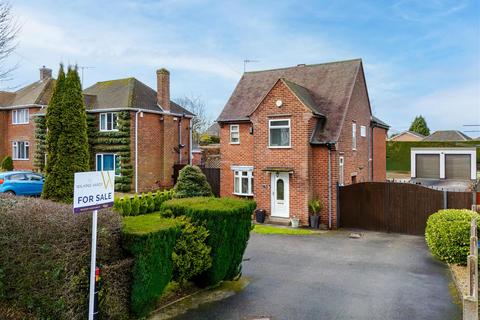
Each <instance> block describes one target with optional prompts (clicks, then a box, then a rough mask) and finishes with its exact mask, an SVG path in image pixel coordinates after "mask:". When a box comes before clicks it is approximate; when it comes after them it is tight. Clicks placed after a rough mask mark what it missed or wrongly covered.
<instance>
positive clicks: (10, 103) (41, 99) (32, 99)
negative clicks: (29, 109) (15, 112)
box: [0, 78, 55, 108]
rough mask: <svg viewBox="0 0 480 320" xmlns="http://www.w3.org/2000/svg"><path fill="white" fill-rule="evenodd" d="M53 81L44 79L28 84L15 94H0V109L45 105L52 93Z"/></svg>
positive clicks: (3, 92) (4, 92)
mask: <svg viewBox="0 0 480 320" xmlns="http://www.w3.org/2000/svg"><path fill="white" fill-rule="evenodd" d="M54 86H55V79H52V78H45V79H42V80H39V81H36V82H34V83H32V84H29V85H27V86H25V87H23V88H21V89H19V90H17V91H15V92H6V91H2V92H0V108H2V107H3V108H5V107H15V106H26V105H34V104H37V105H47V104H48V102H49V101H50V97H51V96H52V93H53V88H54Z"/></svg>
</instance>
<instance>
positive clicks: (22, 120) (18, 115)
mask: <svg viewBox="0 0 480 320" xmlns="http://www.w3.org/2000/svg"><path fill="white" fill-rule="evenodd" d="M28 118H29V112H28V109H16V110H12V124H28V120H29V119H28Z"/></svg>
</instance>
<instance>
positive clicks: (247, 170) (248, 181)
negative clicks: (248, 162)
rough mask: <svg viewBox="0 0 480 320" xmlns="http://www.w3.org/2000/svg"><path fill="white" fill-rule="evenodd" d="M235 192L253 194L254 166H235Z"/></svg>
mask: <svg viewBox="0 0 480 320" xmlns="http://www.w3.org/2000/svg"><path fill="white" fill-rule="evenodd" d="M232 170H233V194H235V195H238V196H253V167H250V166H234V167H232Z"/></svg>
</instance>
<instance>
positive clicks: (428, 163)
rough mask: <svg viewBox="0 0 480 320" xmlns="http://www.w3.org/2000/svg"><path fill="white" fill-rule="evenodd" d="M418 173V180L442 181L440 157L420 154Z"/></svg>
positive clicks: (418, 156)
mask: <svg viewBox="0 0 480 320" xmlns="http://www.w3.org/2000/svg"><path fill="white" fill-rule="evenodd" d="M416 171H417V172H416V176H417V178H423V179H440V155H438V154H418V155H417V157H416Z"/></svg>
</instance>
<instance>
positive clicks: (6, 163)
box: [1, 156, 13, 171]
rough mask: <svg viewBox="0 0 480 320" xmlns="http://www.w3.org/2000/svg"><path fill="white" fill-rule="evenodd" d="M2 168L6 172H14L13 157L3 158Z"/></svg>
mask: <svg viewBox="0 0 480 320" xmlns="http://www.w3.org/2000/svg"><path fill="white" fill-rule="evenodd" d="M1 168H2V170H4V171H12V170H13V160H12V157H10V156H6V157H5V158H3V160H2V165H1Z"/></svg>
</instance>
